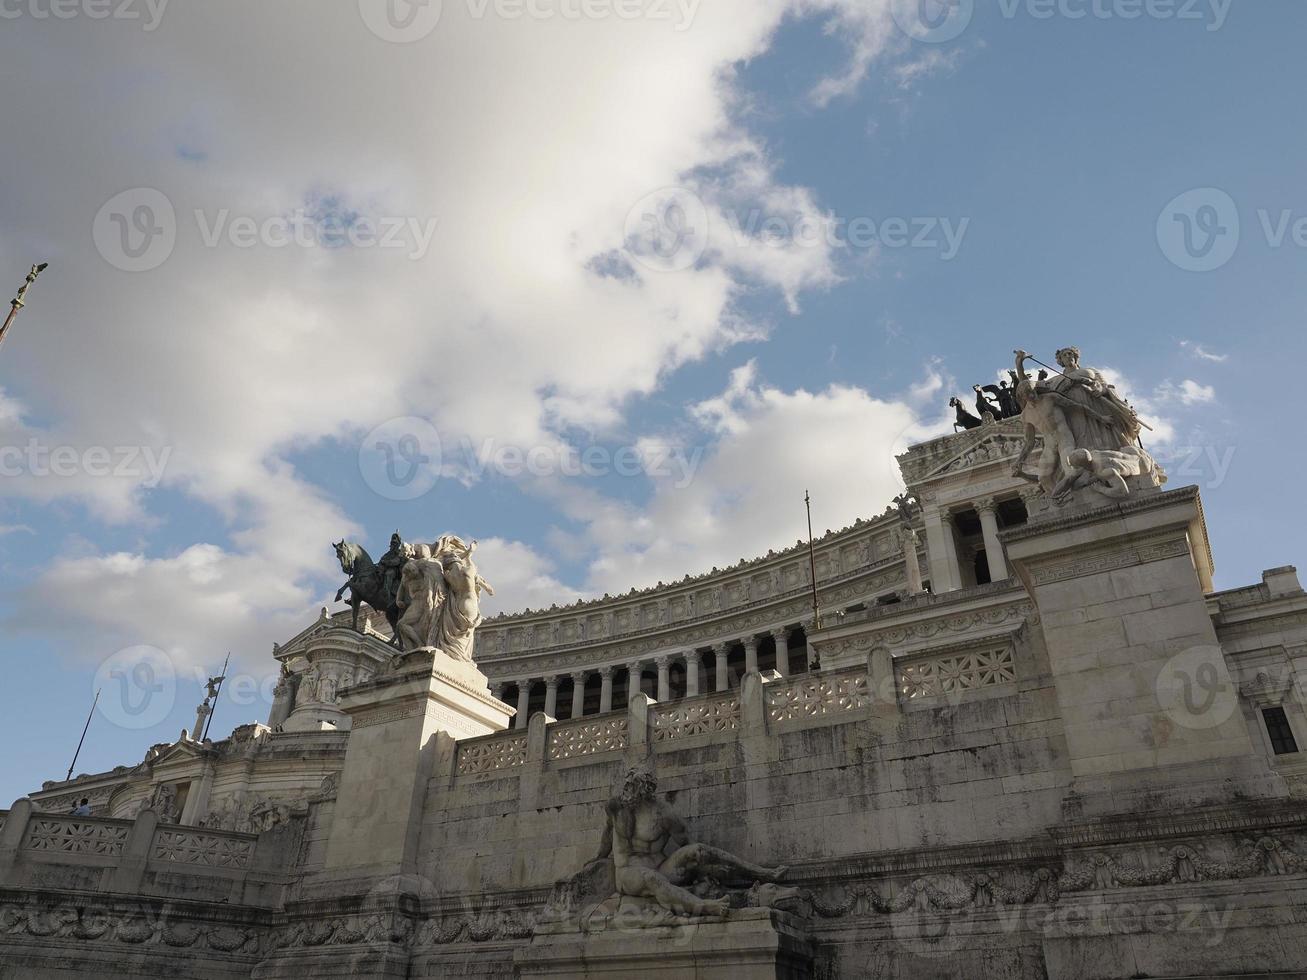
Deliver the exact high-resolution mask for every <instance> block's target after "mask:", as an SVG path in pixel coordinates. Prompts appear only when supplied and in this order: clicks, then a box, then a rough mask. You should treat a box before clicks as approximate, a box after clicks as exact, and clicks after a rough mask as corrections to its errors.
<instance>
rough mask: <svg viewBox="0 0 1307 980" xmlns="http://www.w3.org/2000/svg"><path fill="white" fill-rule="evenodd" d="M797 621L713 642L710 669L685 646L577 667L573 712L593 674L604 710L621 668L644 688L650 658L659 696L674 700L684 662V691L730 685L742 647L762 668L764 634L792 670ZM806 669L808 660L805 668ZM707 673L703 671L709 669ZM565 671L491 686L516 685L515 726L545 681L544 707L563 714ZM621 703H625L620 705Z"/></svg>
mask: <svg viewBox="0 0 1307 980" xmlns="http://www.w3.org/2000/svg"><path fill="white" fill-rule="evenodd" d="M792 631H793V627H788V626H787V627H778V628H776V629H773V630H769V631H768V632H767V633H766V634H750V635H747V636H742V637H736V638H734V639H728V640H722V641H720V642H718V643H714V644H712V646H711V647H710V648H709V649H711V651H712V654H713V663H712V670H711V672H708V671H704V670H703V669H702V667H703V659H704V658H703V652H702V650H700V649H694V650H685V651H681V652H677V653H671V652H669V653H664V654H660V655H659V656H656V657H653V658H641V659H637V660H632V661H629V662H626V663H620V664H605V665H603V666H600V667H594V668H588V669H584V670H576V671H573V672H572V673H571V674H570V677H571V681H572V701H571V713H570V715H569V717H571V718H580V717H583V716H584V714H585V697H586V687H587V685H588V683H589V681H590V678H591V677H592V676H593V675H594V674H598V675H599V680H600V689H599V711H598V713H599V714H607V713H608V712H610V711H612V710H613V679H614V675H615V673H616V672H618V671H622V672H625V675H626V682H627V683H626V690H627V692H628V694H630V693H634V692H636V691H639V690H640V689H641V687H642V684H643V680H644V677H645V674H646V671H647V670H648V669H649V667H650V664H652V668H653V670H654V671H656V672H657V678H658V679H657V689H656V690H657V699H658V700H659V701H670V700H672V668H673V667H674V666H680V667H682V669H683V670H684V672H685V697H689V698H692V697H696V696H697V695H699V694H707V693H710V691H726V690H729V689H730V687H731V668H730V658H731V654H732V652H733V651H738V650H739V649H740V648H741V647H742V648H743V652H744V671H745V673H748V672H750V671H756V670H758V647H759V644H760V643H761V642H762V641H763V638H764V637H765V636H771V638H772V639H773V640H774V641H775V644H776V670H777V672H778V673H780V675H781V676H782V677H788V676H789V674H790V641H791V632H792ZM803 669H805V670H806V666H805V667H804V668H803ZM705 673H706V674H707V676H703V675H704V674H705ZM566 676H568V675H565V674H551V675H545V676H543V677H541V676H539V675H537V676H532V677H523V678H522V679H521V680H518V681H516V682H514V681H505V682H500V683H497V684H495V685H493V686H492V687H491V692H492V693H493V694H494V695H495V697H497V698H501V699H502V698H503V694H504V692H505V691H506V690H507V689H508V688H510V687H512V686H513V685H514V684H516V686H517V702H516V705H517V716H516V718H515V719H514V726H515V727H517V728H526V726H527V722H528V721H529V720H530V715H531V696H532V692H533V690H535V689H536V688H537V686H538V685H539V684H541V683H543V684H544V689H545V703H544V712H545V714H546V715H548V716H549V717H551V718H556V717H558V688H559V685H560V683H561V682H562V680H563V678H564V677H566ZM619 707H621V705H619Z"/></svg>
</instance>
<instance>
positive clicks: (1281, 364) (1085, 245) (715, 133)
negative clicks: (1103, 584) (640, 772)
mask: <svg viewBox="0 0 1307 980" xmlns="http://www.w3.org/2000/svg"><path fill="white" fill-rule="evenodd" d="M1303 36H1307V6H1305V5H1303V4H1301V3H1300V2H1297V0H1259V2H1257V3H1251V2H1248V0H1243V2H1241V3H1234V2H1230V0H1196V2H1194V0H1175V2H1169V0H985V2H983V3H981V2H975V3H973V2H971V0H950V2H942V0H922V2H918V0H443V2H440V0H426V2H424V3H418V4H410V3H409V2H408V0H340V2H336V3H332V4H325V3H322V2H320V0H279V2H278V3H276V4H267V3H260V2H253V0H223V2H222V3H221V4H214V3H207V4H206V3H198V2H194V0H171V2H168V0H125V2H115V3H114V4H105V3H103V2H100V0H72V2H69V3H59V4H55V5H54V6H53V7H52V5H51V0H3V2H0V75H2V76H3V80H4V90H5V99H4V101H3V103H0V123H3V126H2V128H3V132H4V133H5V139H4V140H3V141H2V142H0V162H2V163H3V169H2V172H3V174H4V176H5V180H4V182H3V184H2V185H0V275H7V276H9V278H10V279H11V280H12V288H15V289H16V288H17V287H18V286H19V285H20V284H21V281H22V277H23V275H24V274H25V273H26V270H27V269H28V267H29V266H30V265H31V264H32V263H33V262H37V261H48V262H50V263H51V265H50V268H49V269H48V270H46V271H45V272H44V273H43V274H42V276H41V278H40V279H39V280H38V282H37V283H36V285H35V286H34V287H33V288H32V290H31V292H30V293H29V295H28V297H27V299H28V305H27V307H26V308H25V309H24V311H23V312H22V315H21V317H20V318H19V320H18V322H17V326H16V327H15V328H14V330H13V331H12V332H11V334H10V336H9V337H8V339H6V340H5V342H4V345H3V347H2V348H0V658H2V659H0V663H3V667H4V669H5V677H6V683H5V684H4V686H3V689H2V691H0V710H2V712H3V713H2V714H0V717H3V719H4V722H3V724H4V727H5V732H6V736H7V739H8V744H10V745H20V746H22V750H21V751H17V752H14V751H11V752H7V753H5V758H4V759H3V760H0V797H2V798H3V800H4V801H5V802H7V801H8V800H12V799H16V798H18V797H20V796H22V795H24V794H25V793H26V792H28V791H30V790H32V789H35V788H38V787H39V785H40V783H41V782H42V781H43V780H46V779H59V778H62V777H63V775H64V773H65V772H66V770H67V768H68V765H69V763H70V761H71V756H72V753H73V750H74V749H75V747H76V745H77V741H78V736H79V735H80V733H81V730H82V726H83V724H84V723H85V721H86V718H87V712H88V710H89V709H90V707H91V702H92V698H93V697H94V694H95V691H96V690H97V688H102V689H103V695H102V697H101V700H100V703H99V706H98V707H97V709H96V711H95V713H94V714H93V716H92V719H91V725H90V729H89V733H88V736H87V741H86V745H85V747H84V748H83V750H82V755H81V757H80V759H79V760H78V762H77V771H78V772H96V771H102V770H105V769H108V768H110V767H112V766H114V765H119V764H126V765H131V764H135V763H137V762H139V761H140V760H141V758H142V757H143V755H144V753H145V750H146V749H147V748H148V747H149V746H150V745H151V744H154V743H158V742H171V741H173V740H175V739H176V738H177V736H178V733H179V732H180V731H181V730H182V728H183V727H187V726H189V725H190V724H191V723H192V720H193V718H194V706H195V705H196V704H198V703H199V701H200V700H201V698H202V693H201V690H200V684H199V681H200V680H201V679H202V678H203V677H206V676H209V675H210V674H214V673H217V671H218V669H219V668H220V667H221V665H222V661H223V658H224V656H225V655H226V654H227V653H228V652H229V651H230V653H231V655H232V665H233V666H232V669H231V674H230V676H231V677H232V681H231V682H229V684H228V686H227V689H226V690H225V692H224V695H223V698H222V699H221V701H220V702H219V704H218V706H217V713H216V715H215V718H214V722H213V725H214V732H215V733H217V734H221V733H225V732H226V731H229V730H230V728H231V727H232V726H234V725H237V724H245V723H248V722H251V721H256V720H257V721H262V720H264V719H265V717H266V714H267V708H268V696H269V692H270V689H271V686H272V684H273V683H274V680H275V673H276V664H275V662H274V661H273V660H272V659H271V656H270V653H271V650H272V645H273V643H274V642H284V641H286V640H287V639H289V638H290V637H292V636H293V635H294V634H295V633H297V632H298V631H299V630H300V629H302V628H303V627H305V626H306V625H308V624H310V623H311V622H312V621H313V619H314V618H316V616H317V614H318V611H319V610H320V609H321V608H322V607H323V606H324V605H330V606H332V608H337V607H335V606H334V604H333V603H332V600H333V597H334V594H335V590H336V588H338V587H339V586H340V585H341V583H342V582H343V581H344V578H345V576H344V575H342V574H341V573H340V569H339V566H338V565H337V563H336V561H335V558H334V554H333V551H332V547H331V543H332V542H334V541H339V540H341V539H342V538H348V539H350V540H355V541H359V542H361V543H362V544H363V545H364V546H365V547H366V548H368V549H369V551H370V552H371V553H372V555H373V557H377V556H378V555H379V554H380V553H381V552H383V551H384V550H385V548H386V542H387V540H388V538H389V535H390V533H391V532H392V531H394V530H396V529H399V530H400V531H401V532H402V533H403V534H404V536H405V537H406V538H407V539H409V540H417V541H423V540H425V541H434V540H435V539H436V538H437V537H438V536H439V535H440V534H442V533H446V532H453V533H457V534H460V535H462V536H464V537H466V538H476V539H478V540H479V541H480V542H481V546H480V550H479V551H478V553H477V554H478V561H479V565H480V567H481V570H482V573H483V575H484V576H485V577H486V578H487V579H488V580H489V581H490V582H491V583H492V584H493V585H494V587H495V589H496V595H495V598H494V599H493V600H488V602H487V605H486V608H487V610H488V611H490V612H498V611H516V610H521V609H524V608H527V607H536V608H539V607H544V606H548V605H550V604H551V603H554V602H557V603H560V604H561V603H564V602H568V601H571V600H573V599H575V598H578V597H582V596H597V595H602V594H603V593H605V592H613V593H616V592H623V591H626V590H628V589H629V588H631V587H633V586H646V585H651V584H653V583H655V582H657V581H660V580H664V581H670V580H672V579H678V578H680V577H682V576H683V575H685V574H686V573H698V572H701V571H705V570H707V569H709V568H711V567H713V566H715V565H717V566H721V565H726V564H729V563H732V562H734V561H737V560H738V559H740V558H741V557H746V556H748V557H751V556H754V555H757V554H761V553H765V552H766V551H767V550H768V549H769V548H773V547H782V546H786V545H789V544H792V543H794V541H795V540H796V539H797V538H799V537H800V536H801V535H802V534H803V532H804V511H803V494H804V491H805V490H810V491H811V492H812V497H813V518H814V523H815V525H816V528H817V530H818V532H819V533H820V531H822V530H824V529H826V528H838V527H841V526H844V525H846V524H849V523H851V522H852V521H853V520H854V519H856V518H858V517H868V516H872V515H874V514H878V513H880V512H881V511H882V510H883V509H884V508H885V506H886V504H887V503H888V502H889V499H890V497H892V496H893V495H894V494H895V493H897V492H898V491H899V489H900V488H901V485H900V483H899V477H898V473H897V469H896V466H895V464H894V461H893V454H894V452H895V451H896V450H898V451H901V450H902V448H903V447H904V446H906V445H908V444H910V443H912V442H914V441H919V440H921V439H924V438H928V437H930V436H933V435H935V434H938V433H941V432H946V431H949V429H950V426H949V424H948V418H949V409H948V407H947V403H948V399H949V397H950V395H952V394H959V395H964V394H966V393H968V392H969V391H970V388H971V385H972V384H974V383H977V382H980V383H987V382H989V381H991V380H993V379H994V378H995V377H997V376H998V373H999V372H1000V371H1002V370H1003V369H1005V368H1006V367H1008V366H1010V364H1011V359H1012V355H1011V352H1012V350H1013V349H1014V348H1016V347H1022V348H1025V349H1027V350H1030V351H1032V352H1034V353H1035V354H1036V356H1038V357H1040V358H1041V359H1043V360H1046V361H1049V362H1050V363H1051V362H1052V355H1053V352H1054V351H1055V350H1056V349H1058V348H1059V347H1062V346H1065V345H1068V344H1075V345H1078V346H1079V347H1081V348H1082V350H1083V353H1084V361H1085V363H1086V364H1088V365H1091V366H1094V367H1098V368H1100V369H1102V370H1104V371H1105V372H1107V373H1108V374H1109V376H1110V377H1111V378H1112V379H1113V380H1114V381H1115V383H1116V384H1117V385H1118V386H1119V387H1120V388H1121V389H1122V390H1123V391H1124V392H1126V393H1127V394H1128V396H1129V397H1130V398H1131V400H1132V401H1133V402H1134V403H1135V404H1136V406H1137V407H1138V408H1139V409H1140V411H1141V414H1142V415H1143V416H1144V417H1145V418H1146V419H1147V420H1148V421H1149V422H1150V424H1152V426H1153V429H1154V431H1153V432H1152V433H1151V434H1150V435H1149V440H1150V441H1149V448H1150V449H1152V450H1154V451H1155V453H1156V454H1157V455H1158V456H1159V458H1161V459H1162V460H1163V462H1164V464H1165V465H1166V467H1167V469H1168V471H1169V473H1170V480H1171V483H1170V485H1171V486H1181V485H1186V484H1198V485H1199V486H1200V487H1201V488H1202V493H1203V497H1204V501H1205V505H1206V514H1207V521H1208V525H1209V530H1210V532H1211V536H1212V542H1213V547H1214V550H1215V555H1216V565H1217V586H1218V588H1229V587H1234V586H1238V585H1242V584H1247V583H1251V582H1256V581H1259V580H1260V573H1261V570H1262V569H1264V568H1270V567H1275V566H1279V565H1284V564H1291V563H1294V562H1295V561H1297V560H1298V559H1299V558H1300V557H1302V556H1303V555H1304V553H1307V532H1305V531H1304V522H1303V521H1302V520H1301V519H1300V517H1299V515H1298V510H1299V507H1298V496H1299V495H1298V493H1297V488H1298V487H1300V486H1301V485H1302V481H1303V477H1304V475H1305V474H1304V469H1305V467H1304V463H1303V460H1302V456H1301V454H1300V453H1296V452H1293V451H1291V450H1292V446H1293V445H1295V444H1297V443H1298V442H1300V440H1298V439H1296V438H1294V437H1293V436H1292V435H1291V433H1292V431H1293V429H1294V428H1295V427H1296V425H1297V404H1296V401H1297V398H1296V394H1297V393H1296V385H1295V384H1294V383H1293V380H1292V375H1291V374H1287V373H1286V372H1285V371H1284V369H1285V368H1288V367H1289V366H1290V365H1292V364H1294V363H1297V362H1300V361H1301V360H1302V356H1303V354H1304V347H1307V342H1305V341H1304V339H1303V336H1304V332H1303V330H1302V316H1303V307H1304V300H1305V299H1307V277H1305V276H1304V275H1303V270H1304V268H1307V186H1305V183H1304V177H1303V175H1304V173H1307V166H1305V164H1307V127H1304V126H1303V125H1302V109H1301V93H1302V91H1303V89H1304V83H1305V82H1307V77H1305V76H1307V67H1304V64H1303V60H1302V58H1301V52H1300V50H1299V48H1300V39H1301V38H1302V37H1303ZM0 287H3V288H5V289H9V288H11V287H10V286H9V285H5V284H4V283H3V281H0Z"/></svg>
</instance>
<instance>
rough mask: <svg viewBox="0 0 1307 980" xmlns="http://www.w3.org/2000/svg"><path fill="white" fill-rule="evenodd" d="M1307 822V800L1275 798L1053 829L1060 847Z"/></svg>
mask: <svg viewBox="0 0 1307 980" xmlns="http://www.w3.org/2000/svg"><path fill="white" fill-rule="evenodd" d="M1304 826H1307V802H1303V801H1292V800H1283V801H1280V800H1275V801H1268V802H1264V803H1249V802H1241V803H1235V804H1230V805H1228V806H1214V807H1203V808H1199V809H1183V808H1181V809H1176V810H1168V811H1165V812H1157V813H1148V814H1143V815H1136V814H1123V815H1121V816H1119V817H1108V818H1104V819H1101V820H1091V821H1085V822H1083V823H1074V824H1064V825H1062V826H1059V827H1054V828H1053V829H1052V830H1051V831H1050V836H1051V837H1052V839H1053V841H1054V843H1056V844H1057V845H1058V846H1059V847H1062V848H1068V847H1095V846H1101V845H1107V844H1124V843H1133V842H1137V841H1154V840H1163V839H1168V838H1179V837H1195V836H1201V835H1204V834H1220V833H1230V832H1234V831H1252V830H1272V829H1277V828H1283V827H1304Z"/></svg>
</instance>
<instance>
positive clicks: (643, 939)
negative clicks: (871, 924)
mask: <svg viewBox="0 0 1307 980" xmlns="http://www.w3.org/2000/svg"><path fill="white" fill-rule="evenodd" d="M812 958H813V944H812V940H811V939H810V938H809V936H808V929H807V922H806V921H805V920H803V919H801V918H799V917H798V916H795V915H791V914H789V913H787V912H782V911H779V910H778V909H765V908H762V909H753V908H751V909H734V910H732V911H731V913H730V915H729V917H728V918H726V919H697V918H688V919H684V920H681V921H680V922H678V924H676V925H668V926H645V927H632V926H630V925H625V926H624V925H623V924H622V921H621V917H620V916H618V917H615V918H614V919H613V920H612V921H610V922H608V923H604V922H592V923H591V925H590V926H589V927H588V930H587V931H583V930H582V928H581V927H580V926H578V925H577V924H575V923H558V924H551V925H541V926H537V928H536V931H535V938H534V939H533V940H532V942H531V945H530V946H529V947H528V948H526V949H522V950H519V951H518V952H517V953H516V954H515V955H514V957H513V961H514V965H515V966H516V968H517V972H518V976H521V977H524V978H525V977H550V978H553V980H593V978H597V977H602V978H606V980H627V978H630V977H662V978H665V980H808V978H809V977H811V976H812Z"/></svg>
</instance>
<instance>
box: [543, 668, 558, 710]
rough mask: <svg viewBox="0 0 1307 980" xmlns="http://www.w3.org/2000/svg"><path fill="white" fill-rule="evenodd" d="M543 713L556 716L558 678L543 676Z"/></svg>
mask: <svg viewBox="0 0 1307 980" xmlns="http://www.w3.org/2000/svg"><path fill="white" fill-rule="evenodd" d="M545 715H546V716H548V717H550V718H557V717H558V678H557V677H556V676H555V677H546V678H545Z"/></svg>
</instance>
